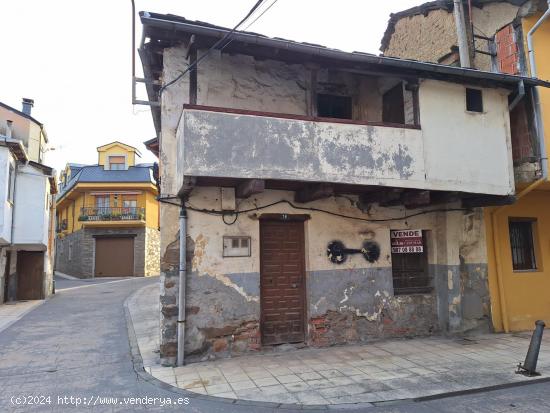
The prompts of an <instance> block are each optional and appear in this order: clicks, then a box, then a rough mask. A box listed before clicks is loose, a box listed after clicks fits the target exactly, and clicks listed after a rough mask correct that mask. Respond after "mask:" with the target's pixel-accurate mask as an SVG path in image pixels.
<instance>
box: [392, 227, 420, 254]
mask: <svg viewBox="0 0 550 413" xmlns="http://www.w3.org/2000/svg"><path fill="white" fill-rule="evenodd" d="M390 239H391V252H392V253H393V254H418V253H422V252H424V243H423V241H422V230H421V229H403V230H391V231H390Z"/></svg>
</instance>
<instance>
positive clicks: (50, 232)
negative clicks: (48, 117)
mask: <svg viewBox="0 0 550 413" xmlns="http://www.w3.org/2000/svg"><path fill="white" fill-rule="evenodd" d="M33 104H34V102H33V101H32V100H31V99H23V110H22V111H19V110H17V109H15V108H12V107H11V106H8V105H6V104H4V103H2V102H0V303H3V302H5V301H13V300H30V299H42V298H45V297H46V296H48V295H49V294H51V293H52V284H53V282H52V274H53V258H54V257H53V253H54V217H55V203H54V202H53V195H54V194H55V193H56V191H57V185H56V181H55V171H54V170H53V169H52V168H50V167H48V166H46V165H44V164H42V162H43V161H44V154H45V153H46V152H47V149H46V145H47V143H48V138H47V135H46V131H45V129H44V125H43V124H42V123H40V122H39V121H37V120H36V119H35V118H33V117H32V116H31V110H32V106H33Z"/></svg>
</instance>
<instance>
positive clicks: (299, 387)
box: [284, 381, 311, 393]
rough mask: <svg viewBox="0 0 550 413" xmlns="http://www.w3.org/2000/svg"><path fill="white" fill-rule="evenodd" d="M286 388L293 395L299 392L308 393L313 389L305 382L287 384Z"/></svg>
mask: <svg viewBox="0 0 550 413" xmlns="http://www.w3.org/2000/svg"><path fill="white" fill-rule="evenodd" d="M284 386H285V388H286V389H287V390H288V391H289V392H291V393H295V392H299V391H307V390H309V389H311V387H309V385H308V384H307V383H305V382H303V381H302V382H298V383H287V384H284Z"/></svg>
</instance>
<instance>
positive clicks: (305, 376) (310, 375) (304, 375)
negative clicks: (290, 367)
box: [297, 371, 323, 380]
mask: <svg viewBox="0 0 550 413" xmlns="http://www.w3.org/2000/svg"><path fill="white" fill-rule="evenodd" d="M297 375H298V377H300V378H301V379H302V380H316V379H322V378H323V376H321V375H320V374H319V373H316V372H314V371H311V372H307V373H298V374H297Z"/></svg>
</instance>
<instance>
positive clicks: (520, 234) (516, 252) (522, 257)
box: [508, 218, 537, 271]
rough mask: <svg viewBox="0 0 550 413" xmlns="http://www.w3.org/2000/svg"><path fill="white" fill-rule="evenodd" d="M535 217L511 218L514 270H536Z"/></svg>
mask: <svg viewBox="0 0 550 413" xmlns="http://www.w3.org/2000/svg"><path fill="white" fill-rule="evenodd" d="M535 223H536V220H535V219H534V218H521V219H510V221H509V223H508V225H509V231H510V247H511V248H512V266H513V268H514V271H534V270H536V269H537V257H536V254H535V237H534V230H533V227H534V225H535Z"/></svg>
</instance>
